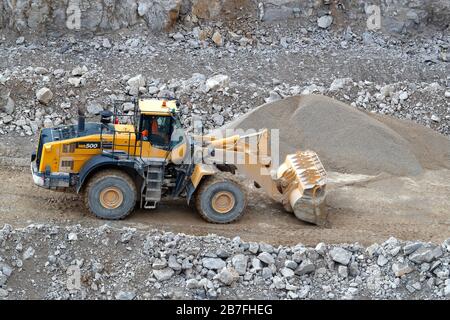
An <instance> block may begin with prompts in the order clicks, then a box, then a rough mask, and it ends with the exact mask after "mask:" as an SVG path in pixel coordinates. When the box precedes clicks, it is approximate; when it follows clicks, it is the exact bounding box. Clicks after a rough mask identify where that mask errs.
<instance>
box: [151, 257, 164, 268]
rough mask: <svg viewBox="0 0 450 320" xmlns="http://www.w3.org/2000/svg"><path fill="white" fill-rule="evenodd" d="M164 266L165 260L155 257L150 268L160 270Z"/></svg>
mask: <svg viewBox="0 0 450 320" xmlns="http://www.w3.org/2000/svg"><path fill="white" fill-rule="evenodd" d="M165 267H167V260H166V259H164V258H162V259H156V260H155V261H154V262H153V264H152V268H153V269H154V270H162V269H164V268H165Z"/></svg>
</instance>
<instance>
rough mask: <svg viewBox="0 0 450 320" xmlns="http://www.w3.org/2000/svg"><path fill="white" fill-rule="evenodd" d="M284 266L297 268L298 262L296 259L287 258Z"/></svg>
mask: <svg viewBox="0 0 450 320" xmlns="http://www.w3.org/2000/svg"><path fill="white" fill-rule="evenodd" d="M284 266H285V267H286V268H289V269H292V270H295V269H297V267H298V264H297V263H296V262H295V261H292V260H286V261H285V262H284Z"/></svg>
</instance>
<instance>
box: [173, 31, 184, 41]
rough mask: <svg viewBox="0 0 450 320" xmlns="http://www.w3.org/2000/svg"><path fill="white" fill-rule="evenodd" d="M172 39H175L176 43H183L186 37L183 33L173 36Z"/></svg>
mask: <svg viewBox="0 0 450 320" xmlns="http://www.w3.org/2000/svg"><path fill="white" fill-rule="evenodd" d="M172 38H173V39H174V40H175V41H183V40H184V36H183V34H182V33H181V32H177V33H175V34H174V35H173V36H172Z"/></svg>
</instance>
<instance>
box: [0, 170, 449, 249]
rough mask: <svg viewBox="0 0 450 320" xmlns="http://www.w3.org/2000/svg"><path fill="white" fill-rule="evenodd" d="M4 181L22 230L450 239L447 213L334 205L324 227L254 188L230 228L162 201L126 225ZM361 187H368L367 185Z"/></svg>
mask: <svg viewBox="0 0 450 320" xmlns="http://www.w3.org/2000/svg"><path fill="white" fill-rule="evenodd" d="M0 180H1V181H2V192H1V193H0V225H1V224H4V223H9V224H11V225H13V226H17V227H22V226H25V225H28V224H30V223H47V222H50V221H51V222H57V223H60V224H63V225H65V224H74V223H75V224H76V223H80V224H82V225H85V226H99V225H102V224H105V223H107V224H110V225H113V226H117V227H124V226H126V227H136V228H138V229H141V230H150V229H162V230H166V231H172V232H180V233H185V234H193V235H207V234H210V233H215V234H218V235H223V236H227V237H235V236H240V237H241V238H242V239H243V240H246V241H258V242H259V241H263V242H267V243H272V244H283V245H293V244H297V243H303V244H305V245H315V244H317V243H318V242H326V243H344V242H352V243H353V242H360V243H361V244H370V243H373V242H381V241H384V240H386V239H387V238H389V237H390V236H395V237H397V238H399V239H403V240H417V239H420V240H424V241H432V242H439V241H442V240H444V239H446V238H448V237H449V235H450V217H449V215H448V214H447V215H445V214H444V215H437V214H435V213H432V214H431V216H432V219H431V220H430V219H428V218H427V219H425V218H421V217H415V216H414V215H408V214H392V213H390V212H386V213H384V214H382V215H380V216H374V215H372V214H370V213H367V212H365V211H366V209H368V208H361V211H360V212H357V211H355V210H350V209H342V208H341V209H339V208H334V207H332V206H331V207H329V221H330V227H329V228H320V227H317V226H314V225H310V224H307V223H304V222H302V221H299V220H297V219H296V218H295V217H294V216H293V215H292V214H290V213H287V212H285V211H284V210H283V209H282V207H281V205H279V204H277V203H274V202H273V201H272V200H270V199H268V197H267V196H266V195H265V194H263V193H261V192H259V191H256V192H253V191H254V190H252V192H251V194H252V196H251V198H250V201H249V207H248V212H247V214H246V215H245V216H244V217H243V218H242V219H241V220H240V221H239V222H237V223H234V224H230V225H217V224H210V223H207V222H205V221H203V220H202V219H201V217H200V216H199V215H198V214H197V213H196V212H195V211H194V210H193V209H192V208H190V207H189V206H187V205H186V204H185V202H184V201H183V200H180V201H174V202H170V203H168V202H162V203H161V205H160V206H159V208H158V209H156V210H153V211H148V210H140V209H139V210H137V211H136V212H135V213H134V214H132V215H131V216H130V217H129V218H127V219H126V220H123V221H105V220H99V219H96V218H95V217H93V216H92V215H90V214H89V213H88V211H87V210H86V209H85V208H84V206H83V202H82V199H81V197H80V196H79V195H74V194H70V193H61V192H53V191H48V190H45V189H40V188H38V187H36V186H34V185H33V183H32V179H31V176H30V173H29V170H28V169H27V168H26V169H25V168H23V169H14V170H12V169H11V168H9V167H0ZM432 183H434V184H436V183H437V182H436V181H433V182H432ZM354 188H358V187H354ZM363 188H367V185H365V186H364V187H363ZM433 191H435V190H433ZM330 192H333V190H332V189H331V191H330ZM393 210H399V209H398V208H393ZM428 216H430V215H427V217H428Z"/></svg>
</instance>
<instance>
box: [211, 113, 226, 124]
mask: <svg viewBox="0 0 450 320" xmlns="http://www.w3.org/2000/svg"><path fill="white" fill-rule="evenodd" d="M212 120H213V121H214V124H216V125H218V126H222V125H223V123H224V121H225V119H224V117H223V116H222V115H221V114H218V113H215V114H213V115H212Z"/></svg>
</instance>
